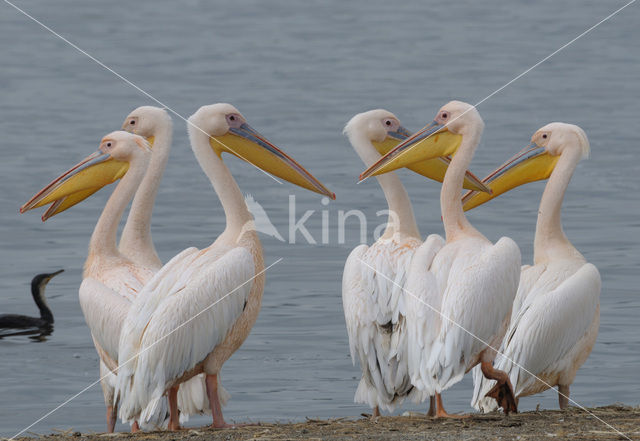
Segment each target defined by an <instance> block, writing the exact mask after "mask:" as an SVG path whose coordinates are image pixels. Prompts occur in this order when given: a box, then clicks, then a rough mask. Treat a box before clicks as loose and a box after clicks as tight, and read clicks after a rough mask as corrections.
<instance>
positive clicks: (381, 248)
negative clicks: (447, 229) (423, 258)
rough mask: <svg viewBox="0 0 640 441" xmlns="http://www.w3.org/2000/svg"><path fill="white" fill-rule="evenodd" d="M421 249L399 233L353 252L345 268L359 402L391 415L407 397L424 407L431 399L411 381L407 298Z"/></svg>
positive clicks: (346, 307)
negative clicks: (409, 275) (409, 273)
mask: <svg viewBox="0 0 640 441" xmlns="http://www.w3.org/2000/svg"><path fill="white" fill-rule="evenodd" d="M419 244H420V241H419V240H418V239H416V238H415V237H407V236H403V235H401V234H396V235H394V236H393V237H392V238H391V239H384V240H382V239H381V240H379V241H378V242H376V243H374V244H373V245H372V246H371V247H368V246H366V245H360V246H359V247H357V248H355V249H354V250H353V251H352V252H351V254H350V255H349V258H348V259H347V262H346V264H345V268H344V276H343V281H342V302H343V306H344V315H345V321H346V323H347V331H348V334H349V347H350V350H351V358H352V359H353V362H354V363H355V362H356V360H358V361H359V362H360V367H361V369H362V378H361V380H360V383H359V384H358V389H357V391H356V395H355V401H356V402H358V403H366V404H368V405H369V406H371V407H372V408H374V407H376V406H377V407H380V408H382V409H384V410H387V411H390V412H392V411H393V410H395V408H396V407H397V406H398V405H400V404H401V403H402V401H403V400H404V399H405V397H408V398H409V399H411V400H413V401H415V402H421V401H423V400H424V399H425V398H426V397H427V396H428V395H425V394H423V393H421V392H419V391H418V390H417V389H415V388H414V387H413V385H412V384H411V382H410V381H409V375H408V372H407V350H406V347H407V342H406V327H407V322H406V319H405V316H406V314H407V311H406V307H405V298H406V297H405V294H404V292H403V287H404V286H405V283H406V276H407V269H408V267H409V262H410V261H411V257H412V256H413V253H414V251H415V249H416V247H417V246H418V245H419Z"/></svg>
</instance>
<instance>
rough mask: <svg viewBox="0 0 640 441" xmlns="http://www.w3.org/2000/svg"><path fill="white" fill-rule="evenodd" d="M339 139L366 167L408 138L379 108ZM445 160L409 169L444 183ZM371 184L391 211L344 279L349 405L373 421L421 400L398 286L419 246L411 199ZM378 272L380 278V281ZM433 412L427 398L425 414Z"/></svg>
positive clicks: (386, 183)
mask: <svg viewBox="0 0 640 441" xmlns="http://www.w3.org/2000/svg"><path fill="white" fill-rule="evenodd" d="M344 133H345V134H346V135H347V136H348V138H349V141H350V142H351V145H352V146H353V148H354V149H355V151H356V153H358V155H359V156H360V158H361V159H362V161H363V162H364V163H365V165H366V166H370V165H372V164H374V163H375V162H376V161H377V160H379V159H380V157H381V155H382V154H385V153H387V152H388V151H389V150H390V149H391V148H393V147H395V146H396V145H397V144H398V143H399V142H400V141H401V140H404V139H407V138H408V137H409V136H410V135H411V134H410V133H409V132H408V131H407V130H406V129H405V128H404V127H402V126H401V125H400V122H399V121H398V119H397V118H396V116H395V115H394V114H392V113H391V112H388V111H386V110H382V109H378V110H371V111H369V112H365V113H360V114H358V115H356V116H354V117H353V118H352V119H351V120H350V121H349V123H348V124H347V125H346V127H345V129H344ZM449 162H450V159H448V158H436V159H432V160H427V161H423V162H420V163H417V164H416V166H415V167H414V168H413V170H414V171H416V172H418V173H420V174H423V175H424V176H428V177H431V178H432V179H436V180H438V179H439V178H440V179H441V178H442V177H444V173H445V171H446V169H447V166H448V165H449ZM377 178H378V182H379V183H380V186H381V187H382V190H383V192H384V194H385V198H386V200H387V204H388V210H389V213H390V214H389V221H388V223H387V227H386V229H385V232H384V234H383V235H382V237H381V238H380V239H378V240H377V241H376V242H375V243H374V244H373V245H371V246H370V247H369V246H367V245H364V244H362V245H360V246H358V247H357V248H355V249H354V250H353V251H352V252H351V254H350V255H349V258H348V259H347V261H346V263H345V267H344V276H343V279H342V302H343V306H344V314H345V321H346V323H347V331H348V334H349V346H350V349H351V358H352V360H353V362H354V364H355V362H356V359H357V360H358V361H359V362H360V367H361V369H362V378H361V379H360V383H359V385H358V389H357V391H356V395H355V398H354V401H355V402H356V403H366V404H368V405H369V406H371V407H372V408H373V416H374V417H377V416H379V415H380V407H382V408H383V409H385V410H387V411H390V412H393V410H394V409H395V408H396V407H397V406H398V405H400V404H401V403H402V402H403V401H404V399H405V397H409V398H410V399H412V400H413V401H414V402H422V401H424V399H426V397H427V394H425V393H424V392H420V391H418V390H417V389H416V388H414V387H413V385H412V384H411V381H410V379H409V374H408V372H407V359H406V356H407V355H406V325H405V316H406V312H405V306H404V301H403V299H404V295H403V293H402V288H401V286H404V284H405V281H406V270H407V269H408V266H409V262H410V259H411V257H412V256H413V253H414V251H415V249H416V248H417V247H418V246H419V245H420V244H421V243H422V240H421V238H420V232H419V230H418V226H417V225H416V221H415V217H414V214H413V208H412V207H411V201H410V200H409V195H408V194H407V192H406V190H405V188H404V186H403V185H402V183H401V182H400V179H399V178H398V176H396V174H395V173H388V174H385V175H382V176H378V177H377ZM467 182H468V186H469V188H474V189H485V188H486V187H484V185H483V184H482V183H480V182H479V181H478V179H477V178H476V177H475V176H473V175H472V174H470V173H469V174H468V176H467ZM372 268H375V271H374V270H373V269H372ZM377 272H379V273H382V274H384V276H385V277H378V276H377ZM391 281H393V282H395V283H393V282H391ZM432 414H434V399H433V397H432V399H431V406H430V408H429V412H428V415H432Z"/></svg>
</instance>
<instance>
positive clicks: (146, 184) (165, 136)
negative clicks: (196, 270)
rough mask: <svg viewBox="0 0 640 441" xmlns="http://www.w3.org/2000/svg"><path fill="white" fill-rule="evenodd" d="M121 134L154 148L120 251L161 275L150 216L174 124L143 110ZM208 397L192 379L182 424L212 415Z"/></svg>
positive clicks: (183, 393) (183, 395)
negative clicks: (138, 138)
mask: <svg viewBox="0 0 640 441" xmlns="http://www.w3.org/2000/svg"><path fill="white" fill-rule="evenodd" d="M122 130H124V131H127V132H130V133H135V134H137V135H140V136H142V137H144V138H145V139H146V140H147V142H149V145H150V146H151V148H152V154H151V160H150V161H149V166H148V168H147V172H146V174H145V176H144V179H143V180H142V182H141V183H140V186H139V187H138V190H137V191H136V194H135V197H134V198H133V202H132V203H131V209H130V210H129V216H128V217H127V222H126V223H125V225H124V228H123V230H122V235H121V236H120V243H119V246H118V249H119V250H120V252H121V253H122V254H123V255H124V256H126V257H127V258H129V259H130V260H132V261H133V262H134V263H135V264H136V265H139V266H142V267H145V268H151V269H152V270H153V271H158V270H159V269H160V268H162V261H161V260H160V257H158V253H157V252H156V249H155V246H154V244H153V240H152V238H151V216H152V213H153V205H154V202H155V198H156V195H157V193H158V187H159V186H160V181H161V180H162V175H163V173H164V170H165V168H166V166H167V161H168V159H169V153H170V151H171V139H172V133H173V124H172V121H171V117H170V116H169V114H168V113H167V111H166V110H165V109H162V108H159V107H154V106H141V107H138V108H137V109H135V110H133V111H132V112H131V113H130V114H129V115H127V117H126V118H125V119H124V122H123V123H122ZM114 392H115V378H111V382H110V385H109V394H110V396H111V397H113V394H114ZM206 396H207V393H206V386H205V384H204V376H203V375H198V376H196V377H194V378H192V379H191V380H189V381H188V382H187V384H185V387H182V388H180V390H179V392H178V408H179V409H180V420H181V421H182V422H184V421H187V420H188V419H189V415H193V414H197V413H208V412H210V409H209V407H208V405H209V402H208V400H207V399H206ZM221 396H222V397H223V401H224V402H226V400H227V397H228V394H227V393H226V391H224V390H222V391H221ZM116 412H117V409H116V407H115V406H114V407H113V408H112V413H111V418H112V419H113V421H114V424H115V420H116ZM143 423H146V421H143Z"/></svg>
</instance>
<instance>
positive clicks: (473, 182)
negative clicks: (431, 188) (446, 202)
mask: <svg viewBox="0 0 640 441" xmlns="http://www.w3.org/2000/svg"><path fill="white" fill-rule="evenodd" d="M442 129H443V130H442ZM439 130H442V131H441V132H439V133H437V132H438V131H439ZM388 135H389V136H387V138H386V139H385V140H384V141H383V142H374V143H373V145H374V147H375V148H376V150H378V153H380V154H381V155H383V156H384V155H386V156H384V157H383V158H381V159H380V160H379V161H378V162H377V163H376V164H374V165H373V166H372V167H370V168H369V169H368V170H367V171H365V172H364V173H362V174H361V175H360V181H362V180H364V179H366V178H368V177H369V176H372V175H378V174H381V173H386V172H389V171H392V170H396V169H398V168H400V167H406V168H408V169H409V170H411V171H413V172H415V173H418V174H419V175H422V176H424V177H427V178H429V179H433V180H434V181H438V182H442V181H443V180H444V175H445V173H446V172H447V168H448V167H449V164H450V163H451V157H450V156H448V155H450V154H453V153H455V151H456V150H457V149H458V147H459V146H460V142H461V140H462V136H460V135H454V134H453V133H451V132H449V131H448V130H447V129H446V127H444V126H441V125H438V123H436V122H435V121H434V122H433V123H431V124H430V125H428V126H427V127H425V128H424V129H422V130H421V131H420V132H418V133H416V134H415V135H414V136H413V137H412V136H411V134H410V133H409V131H408V130H407V129H405V128H403V127H400V128H399V129H398V131H397V132H389V133H388ZM431 135H433V136H431ZM447 143H449V145H448V146H447V145H446V144H447ZM412 146H413V148H412ZM429 146H430V147H429ZM431 149H433V150H434V152H435V150H437V149H440V150H443V151H445V152H448V151H449V150H453V151H452V152H451V153H447V154H446V155H437V154H436V155H435V156H431V155H432V153H431V152H429V155H430V158H429V159H425V158H424V157H423V156H420V155H422V154H423V152H425V151H427V150H431ZM409 150H411V152H409ZM391 152H394V153H391ZM402 152H405V153H402ZM435 153H437V152H435ZM400 155H401V156H402V157H399V156H400ZM387 157H389V159H388V160H386V162H384V163H383V161H385V159H386V158H387ZM392 157H393V158H395V159H396V160H397V161H398V162H394V163H393V164H390V162H393V158H392ZM376 166H378V168H375V167H376ZM463 187H464V188H466V189H468V190H475V191H482V192H487V193H489V192H490V190H489V188H488V187H487V186H485V185H484V184H483V183H482V181H480V179H479V178H478V177H477V176H476V175H474V174H473V173H471V172H470V171H467V172H466V173H465V177H464V183H463Z"/></svg>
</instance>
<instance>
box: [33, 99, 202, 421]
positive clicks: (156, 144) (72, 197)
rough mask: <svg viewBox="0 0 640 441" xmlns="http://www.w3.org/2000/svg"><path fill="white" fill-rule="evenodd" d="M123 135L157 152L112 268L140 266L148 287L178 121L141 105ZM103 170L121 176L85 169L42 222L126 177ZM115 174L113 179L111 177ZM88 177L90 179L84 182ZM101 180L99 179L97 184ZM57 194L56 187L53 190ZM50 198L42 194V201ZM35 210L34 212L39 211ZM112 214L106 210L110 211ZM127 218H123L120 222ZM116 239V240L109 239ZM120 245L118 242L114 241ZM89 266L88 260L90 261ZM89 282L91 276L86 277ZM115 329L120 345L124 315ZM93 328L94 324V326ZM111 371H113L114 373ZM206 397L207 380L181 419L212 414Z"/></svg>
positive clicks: (104, 379) (186, 392) (108, 382)
mask: <svg viewBox="0 0 640 441" xmlns="http://www.w3.org/2000/svg"><path fill="white" fill-rule="evenodd" d="M122 130H124V131H128V132H130V133H137V134H139V135H141V136H142V137H144V138H145V139H146V140H147V142H148V143H149V146H150V147H151V148H152V155H151V159H150V160H149V165H148V167H147V168H146V173H145V174H144V178H143V179H142V180H141V181H140V183H139V185H138V186H137V190H135V197H134V198H133V202H132V204H131V209H130V211H129V216H128V217H127V222H126V224H125V226H124V229H123V231H122V235H121V238H120V244H119V247H118V251H119V253H120V255H121V257H124V258H123V259H120V260H119V263H112V265H117V264H120V265H122V266H123V267H125V269H124V270H125V271H127V268H128V267H130V266H131V265H135V266H137V267H138V268H140V269H142V271H141V274H143V277H142V280H141V282H142V283H143V284H144V283H146V282H147V281H148V280H149V279H150V277H151V276H152V275H153V274H154V273H155V272H156V271H157V270H159V269H160V268H161V267H162V262H161V260H160V258H159V257H158V255H157V252H156V250H155V247H154V245H153V241H152V239H151V228H150V223H151V215H152V211H153V205H154V201H155V197H156V194H157V190H158V187H159V184H160V181H161V179H162V175H163V173H164V170H165V168H166V164H167V160H168V157H169V152H170V149H171V138H172V122H171V118H170V117H169V115H168V113H167V112H166V111H165V110H164V109H161V108H158V107H153V106H141V107H138V108H137V109H135V110H133V111H132V112H131V113H130V114H129V115H127V117H126V118H125V120H124V123H123V124H122ZM101 167H116V169H117V170H118V171H117V172H112V171H109V170H108V169H107V175H104V173H105V172H104V171H102V170H100V169H98V168H91V169H88V170H80V171H79V172H78V176H77V177H74V178H73V179H72V180H70V181H69V182H66V183H64V184H63V186H64V187H63V188H57V187H56V195H57V197H58V199H57V200H55V202H53V203H52V204H51V206H50V207H49V209H48V210H47V211H46V212H45V214H44V215H43V217H42V219H43V220H47V219H49V218H51V217H52V216H55V215H56V214H58V213H61V212H62V211H65V210H67V209H69V208H70V207H72V206H73V205H75V204H77V203H79V202H81V201H82V200H84V199H86V198H87V197H89V196H91V195H92V194H93V193H95V192H97V191H98V190H100V189H101V188H102V187H103V186H105V185H107V184H110V183H111V182H113V181H115V180H117V179H119V178H120V176H121V175H122V171H121V169H120V168H119V167H121V165H117V164H116V165H108V164H105V165H102V166H101ZM125 170H126V169H125ZM108 173H111V175H108ZM83 175H84V177H83ZM96 178H97V179H96ZM51 190H53V188H52V189H51ZM45 196H46V195H44V194H43V195H41V198H43V197H45ZM51 200H52V198H51V197H47V200H46V202H38V201H34V204H33V205H34V207H35V206H40V205H44V204H46V203H49V202H51ZM129 200H130V199H129ZM34 207H33V208H34ZM105 209H106V208H105ZM121 216H122V215H120V216H119V217H118V223H119V220H120V218H121ZM109 240H111V237H109ZM113 240H114V241H115V237H113ZM92 252H100V251H99V250H97V251H96V250H93V251H92V249H91V246H90V255H91V253H92ZM87 261H88V260H87ZM85 277H91V275H88V274H87V273H86V272H85ZM122 288H123V289H124V291H123V292H121V293H120V294H121V296H122V297H123V298H124V299H125V303H123V304H121V305H120V307H121V308H122V310H120V311H119V312H120V313H123V310H124V309H125V308H126V309H127V310H128V308H129V306H130V304H131V300H132V298H133V297H135V295H136V294H137V292H138V291H139V289H140V287H139V286H138V287H136V288H133V287H132V286H129V285H126V286H124V287H122ZM86 297H88V298H87V299H86V301H89V302H90V304H89V305H87V308H88V309H97V310H98V311H99V310H100V308H101V304H100V302H101V300H98V301H97V302H96V301H94V300H91V297H90V296H86ZM105 311H107V313H103V314H104V315H105V317H103V318H101V319H100V320H102V321H105V320H110V318H109V317H106V316H107V315H108V314H109V313H110V309H106V310H105ZM109 325H110V327H111V328H112V329H111V330H110V332H112V333H114V334H115V337H116V341H118V340H119V333H120V329H121V327H122V314H121V315H120V316H118V317H115V320H113V322H109ZM90 328H91V325H90ZM94 343H95V344H96V349H97V350H98V353H99V354H100V355H101V357H100V359H101V360H100V379H101V381H100V382H101V386H102V391H103V395H104V399H105V405H106V407H107V430H108V431H109V432H113V431H114V429H115V424H116V420H117V406H116V405H115V403H114V391H115V382H116V380H115V375H116V373H115V371H114V369H115V367H117V363H114V362H113V361H111V363H108V364H105V356H106V355H107V354H104V353H103V352H102V351H101V349H100V343H98V342H97V341H96V340H95V336H94ZM108 366H111V367H110V368H109V367H108ZM205 396H206V389H205V386H204V378H202V377H199V378H197V379H195V378H194V379H193V380H191V381H189V387H188V388H183V389H182V390H181V391H180V396H179V402H180V403H179V405H180V409H181V411H182V413H181V418H182V419H183V420H186V419H188V416H189V415H190V414H194V413H202V412H207V411H208V408H207V405H208V402H207V401H206V400H205V399H204V398H205ZM163 413H164V412H162V409H159V410H158V415H157V416H156V415H154V417H153V418H151V417H149V419H148V420H146V421H142V422H141V423H142V424H143V427H154V426H157V425H159V424H161V423H162V422H161V421H160V419H161V418H162V414H163ZM137 428H138V423H134V424H133V425H132V429H133V430H134V431H135V430H137Z"/></svg>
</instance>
